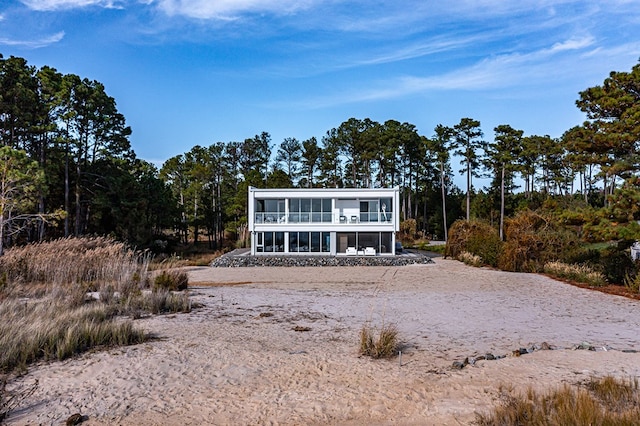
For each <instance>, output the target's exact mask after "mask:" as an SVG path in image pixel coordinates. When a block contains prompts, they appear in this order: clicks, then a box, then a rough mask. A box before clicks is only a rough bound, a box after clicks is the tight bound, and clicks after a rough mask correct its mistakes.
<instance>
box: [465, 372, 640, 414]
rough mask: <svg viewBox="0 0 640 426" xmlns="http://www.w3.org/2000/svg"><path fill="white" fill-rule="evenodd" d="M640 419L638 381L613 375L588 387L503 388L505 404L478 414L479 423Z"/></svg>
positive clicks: (594, 381)
mask: <svg viewBox="0 0 640 426" xmlns="http://www.w3.org/2000/svg"><path fill="white" fill-rule="evenodd" d="M638 419H640V391H639V390H638V382H637V380H635V381H631V382H629V383H625V382H623V381H619V380H616V379H614V378H612V377H605V378H603V379H600V380H592V381H591V382H590V383H588V384H587V385H586V386H585V387H584V388H577V389H576V388H572V387H569V386H568V385H565V386H563V387H562V388H560V389H558V390H555V391H551V392H547V393H545V394H542V395H541V394H539V393H537V392H534V391H533V390H531V389H529V391H528V392H527V394H526V395H513V394H512V392H511V391H506V392H505V391H503V394H502V404H501V405H500V406H498V407H495V408H494V409H493V411H492V412H491V413H490V414H488V415H483V414H478V413H477V414H476V421H475V424H476V425H480V426H498V425H620V426H625V425H628V426H632V425H637V424H638Z"/></svg>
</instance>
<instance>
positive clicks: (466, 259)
mask: <svg viewBox="0 0 640 426" xmlns="http://www.w3.org/2000/svg"><path fill="white" fill-rule="evenodd" d="M458 260H459V261H461V262H463V263H464V264H465V265H469V266H476V267H479V266H482V259H481V258H480V256H476V255H475V254H471V253H469V252H468V251H463V252H462V253H460V254H459V255H458Z"/></svg>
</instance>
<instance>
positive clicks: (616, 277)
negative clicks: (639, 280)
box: [600, 245, 636, 285]
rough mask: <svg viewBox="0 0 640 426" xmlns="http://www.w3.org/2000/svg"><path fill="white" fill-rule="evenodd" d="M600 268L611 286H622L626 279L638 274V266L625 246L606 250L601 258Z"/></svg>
mask: <svg viewBox="0 0 640 426" xmlns="http://www.w3.org/2000/svg"><path fill="white" fill-rule="evenodd" d="M600 266H601V268H602V273H603V274H604V276H605V278H606V279H607V282H609V283H610V284H619V285H622V284H624V282H625V278H626V277H628V276H635V274H636V266H635V264H634V263H633V261H632V260H631V257H630V256H629V251H628V250H627V247H624V245H622V246H612V247H607V248H606V249H604V250H603V251H602V253H601V256H600Z"/></svg>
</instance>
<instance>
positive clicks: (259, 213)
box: [255, 199, 285, 223]
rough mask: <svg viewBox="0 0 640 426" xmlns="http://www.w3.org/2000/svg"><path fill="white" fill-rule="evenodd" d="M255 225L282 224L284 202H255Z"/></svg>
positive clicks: (281, 200) (274, 200) (275, 200)
mask: <svg viewBox="0 0 640 426" xmlns="http://www.w3.org/2000/svg"><path fill="white" fill-rule="evenodd" d="M255 213H256V218H255V221H256V223H282V222H284V217H285V211H284V200H283V199H280V200H277V199H273V200H256V204H255Z"/></svg>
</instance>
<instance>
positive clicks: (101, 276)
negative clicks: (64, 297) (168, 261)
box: [0, 237, 151, 295]
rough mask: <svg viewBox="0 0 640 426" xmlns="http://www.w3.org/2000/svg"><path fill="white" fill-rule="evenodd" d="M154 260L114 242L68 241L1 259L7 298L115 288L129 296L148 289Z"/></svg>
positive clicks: (97, 239) (26, 248) (19, 249)
mask: <svg viewBox="0 0 640 426" xmlns="http://www.w3.org/2000/svg"><path fill="white" fill-rule="evenodd" d="M150 259H151V256H150V255H149V254H148V253H139V252H135V251H134V250H132V249H130V248H129V247H128V246H127V245H126V244H124V243H121V242H118V241H115V240H113V239H110V238H104V237H93V238H65V239H59V240H55V241H50V242H44V243H38V244H30V245H27V246H24V247H12V248H11V249H10V250H7V251H6V252H5V254H4V256H2V257H0V270H2V271H3V278H2V280H3V282H4V283H5V284H4V287H5V290H4V292H5V294H6V293H9V294H11V293H12V292H13V293H17V294H23V295H24V294H28V295H39V294H42V293H50V292H52V291H54V290H56V289H57V290H60V289H64V292H65V293H68V292H69V290H70V289H71V290H77V291H78V292H82V291H86V290H88V289H97V288H98V287H99V286H100V285H111V286H112V287H113V288H114V289H115V291H118V292H122V293H128V292H129V291H131V289H132V287H134V286H139V285H145V284H146V283H144V282H143V280H142V278H141V277H146V276H147V272H148V266H149V262H150Z"/></svg>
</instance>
